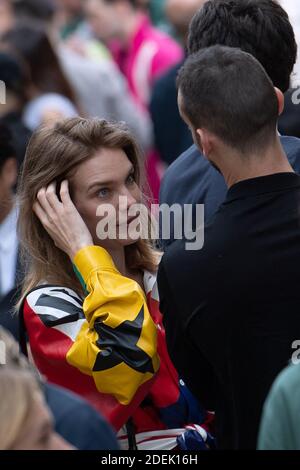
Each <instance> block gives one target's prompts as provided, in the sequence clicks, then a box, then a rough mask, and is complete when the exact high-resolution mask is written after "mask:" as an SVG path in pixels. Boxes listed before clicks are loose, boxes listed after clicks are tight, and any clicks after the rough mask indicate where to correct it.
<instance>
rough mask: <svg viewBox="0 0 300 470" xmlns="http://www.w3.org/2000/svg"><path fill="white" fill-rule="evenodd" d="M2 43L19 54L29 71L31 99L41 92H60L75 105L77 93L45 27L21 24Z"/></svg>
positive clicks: (6, 35)
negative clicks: (64, 70)
mask: <svg viewBox="0 0 300 470" xmlns="http://www.w3.org/2000/svg"><path fill="white" fill-rule="evenodd" d="M24 38H26V40H24ZM2 44H3V46H4V47H7V48H10V49H11V50H13V51H15V52H16V53H17V54H19V56H20V57H21V58H22V59H23V61H24V63H25V64H26V66H27V68H28V72H29V78H30V85H31V86H30V87H29V86H28V87H27V90H26V91H27V98H28V99H31V98H32V97H34V96H32V95H36V94H39V93H58V94H61V95H63V96H65V97H67V98H69V99H70V100H71V101H73V102H75V98H74V93H73V90H72V89H71V86H70V84H69V82H68V81H67V79H66V77H65V75H64V72H63V70H62V68H61V65H60V62H59V59H58V57H57V55H56V52H55V50H54V48H53V46H52V43H51V41H50V39H49V36H48V34H47V32H46V31H45V29H44V28H43V26H42V25H41V24H38V23H36V22H28V21H24V22H19V23H18V24H17V25H16V26H15V27H14V28H13V29H11V30H10V31H8V32H7V33H6V34H5V35H3V38H2Z"/></svg>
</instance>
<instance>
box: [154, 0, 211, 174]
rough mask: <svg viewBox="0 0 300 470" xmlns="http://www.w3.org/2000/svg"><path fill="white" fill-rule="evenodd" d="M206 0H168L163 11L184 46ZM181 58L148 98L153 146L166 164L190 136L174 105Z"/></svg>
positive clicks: (188, 145) (175, 104) (186, 145)
mask: <svg viewBox="0 0 300 470" xmlns="http://www.w3.org/2000/svg"><path fill="white" fill-rule="evenodd" d="M204 1H205V0H185V1H184V2H182V0H167V2H166V13H167V17H168V18H169V21H170V22H171V24H172V25H173V27H174V29H175V31H176V33H177V36H178V37H179V38H180V41H181V43H182V44H183V45H184V46H186V43H187V35H188V29H189V24H190V21H191V19H192V17H193V16H194V14H195V13H196V11H197V10H198V9H199V8H200V7H201V6H202V5H203V3H204ZM182 64H183V60H182V61H180V62H178V64H176V65H175V66H174V67H172V68H171V69H170V70H168V72H167V73H166V74H164V75H163V76H162V77H160V78H159V79H158V80H157V81H156V82H155V84H154V87H153V91H152V97H151V102H150V113H151V118H152V122H153V129H154V137H155V147H156V148H157V150H158V152H159V155H160V157H161V159H162V161H163V163H164V164H165V165H166V167H167V166H168V165H170V164H171V163H172V162H173V161H174V160H175V159H176V158H177V157H178V155H179V154H180V153H182V152H184V151H185V150H186V149H188V148H189V147H190V146H191V145H192V143H193V139H192V136H191V133H190V131H189V128H188V126H187V125H186V124H185V122H184V121H183V120H182V119H181V117H180V114H179V111H178V105H177V87H176V77H177V73H178V70H179V69H180V67H181V66H182Z"/></svg>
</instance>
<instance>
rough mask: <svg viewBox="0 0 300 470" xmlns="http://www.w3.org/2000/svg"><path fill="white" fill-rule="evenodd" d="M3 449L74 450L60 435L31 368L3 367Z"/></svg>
mask: <svg viewBox="0 0 300 470" xmlns="http://www.w3.org/2000/svg"><path fill="white" fill-rule="evenodd" d="M0 396H1V401H0V421H1V426H0V449H1V450H71V449H73V447H72V446H71V445H70V444H68V443H67V442H66V441H65V440H64V439H63V438H62V437H61V436H59V435H58V434H57V433H56V432H55V431H54V427H53V418H52V416H51V413H50V411H49V409H48V407H47V405H46V403H45V401H44V397H43V394H42V391H41V389H40V388H39V386H38V383H37V381H36V379H35V377H34V375H32V374H31V373H30V372H28V371H25V370H20V369H18V368H11V367H9V366H5V367H1V368H0Z"/></svg>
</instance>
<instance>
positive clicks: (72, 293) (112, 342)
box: [19, 118, 207, 449]
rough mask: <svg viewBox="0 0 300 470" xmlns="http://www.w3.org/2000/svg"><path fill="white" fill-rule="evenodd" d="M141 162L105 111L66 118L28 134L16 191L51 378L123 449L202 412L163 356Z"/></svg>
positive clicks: (28, 309) (32, 309)
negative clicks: (100, 418) (92, 411)
mask: <svg viewBox="0 0 300 470" xmlns="http://www.w3.org/2000/svg"><path fill="white" fill-rule="evenodd" d="M140 161H141V158H140V155H139V149H138V147H137V145H136V143H135V141H134V139H133V137H132V136H131V134H130V133H129V132H128V131H127V129H126V128H124V127H123V126H122V125H120V124H112V123H108V122H106V121H104V120H97V119H96V120H87V119H81V118H74V119H68V120H65V121H63V122H61V123H58V124H56V125H55V126H54V127H52V128H50V127H48V128H41V129H39V130H38V131H37V132H36V133H35V134H34V135H33V137H32V139H31V141H30V143H29V146H28V150H27V154H26V157H25V161H24V166H23V171H22V175H21V181H20V188H19V204H20V216H19V235H20V241H21V245H22V249H23V253H24V258H25V262H26V276H25V281H24V287H23V298H22V300H23V303H22V305H23V307H22V311H23V315H24V321H25V326H26V330H27V333H28V337H29V343H30V347H31V351H32V355H33V358H34V361H35V363H36V365H37V367H38V368H39V370H40V371H41V372H42V373H43V374H44V375H45V376H46V377H47V378H48V380H49V381H52V382H54V383H56V384H58V385H61V386H64V387H66V388H69V389H71V390H73V391H75V392H77V393H79V394H80V395H82V396H84V397H85V398H86V399H88V400H89V401H90V402H91V403H93V404H94V405H95V407H97V408H98V409H99V410H100V411H101V412H102V413H104V415H105V416H106V417H107V418H108V420H109V421H110V422H111V424H112V425H113V426H114V427H115V429H116V430H118V431H120V433H119V436H120V439H121V441H122V445H123V447H124V448H128V447H131V448H136V443H137V447H138V448H148V449H149V448H153V449H155V448H158V447H159V448H165V449H170V448H174V447H175V446H176V437H177V436H180V435H181V434H182V432H183V431H184V429H182V428H183V427H184V425H185V424H187V423H191V422H193V421H195V422H197V424H200V423H202V422H203V421H205V419H206V417H207V415H206V413H205V412H203V410H202V409H201V408H200V407H198V406H197V405H196V404H195V402H194V401H193V398H192V397H191V396H190V394H189V392H188V391H187V389H186V387H185V386H184V384H183V383H182V382H181V385H180V384H179V380H178V375H177V373H176V370H175V369H174V367H173V365H172V363H171V361H170V358H169V356H168V353H167V349H166V343H165V336H164V330H163V326H162V319H161V315H160V312H159V308H158V296H157V288H156V270H157V266H158V262H159V254H158V253H157V252H156V251H155V250H154V249H153V245H152V243H151V241H150V240H147V239H146V237H141V235H140V233H141V231H140V230H139V228H140V226H143V225H144V223H145V221H147V220H146V219H147V217H142V213H144V211H143V207H144V206H141V204H142V202H143V195H142V181H141V171H140V166H139V162H140ZM136 207H137V208H140V209H139V211H136V212H135V211H134V209H135V208H136ZM106 226H108V231H107V232H106V230H105V227H106ZM138 227H139V228H138ZM132 228H135V230H132ZM143 233H144V234H145V233H147V230H146V231H144V232H143ZM121 234H122V235H121ZM191 410H193V412H191ZM129 419H130V423H129V424H130V425H129V424H128V420H129ZM126 423H127V427H126V430H125V431H123V429H121V428H123V427H124V425H125V424H126ZM170 428H176V429H172V430H170ZM135 441H136V443H135Z"/></svg>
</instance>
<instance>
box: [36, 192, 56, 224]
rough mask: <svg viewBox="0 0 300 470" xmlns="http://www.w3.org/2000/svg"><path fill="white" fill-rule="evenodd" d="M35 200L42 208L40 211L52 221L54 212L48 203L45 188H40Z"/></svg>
mask: <svg viewBox="0 0 300 470" xmlns="http://www.w3.org/2000/svg"><path fill="white" fill-rule="evenodd" d="M37 200H38V202H39V204H40V206H41V207H42V209H43V210H44V212H45V213H46V214H47V216H48V217H49V219H53V217H54V211H53V209H52V206H51V204H50V203H49V200H48V196H47V189H46V188H42V189H40V190H39V192H38V193H37Z"/></svg>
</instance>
